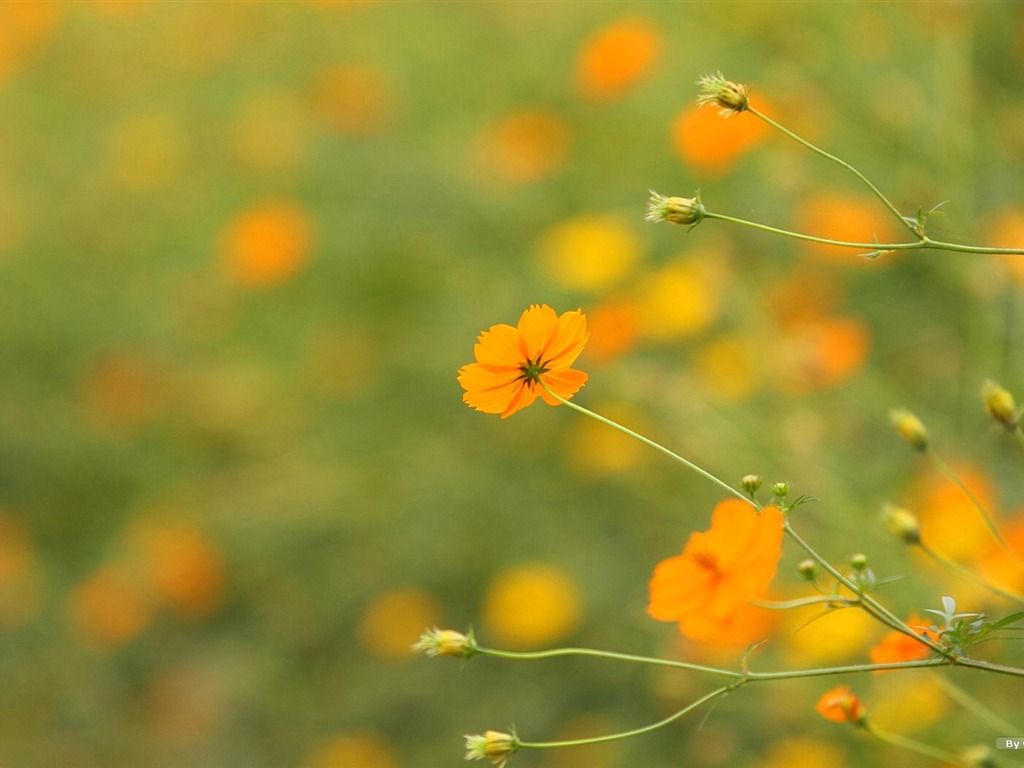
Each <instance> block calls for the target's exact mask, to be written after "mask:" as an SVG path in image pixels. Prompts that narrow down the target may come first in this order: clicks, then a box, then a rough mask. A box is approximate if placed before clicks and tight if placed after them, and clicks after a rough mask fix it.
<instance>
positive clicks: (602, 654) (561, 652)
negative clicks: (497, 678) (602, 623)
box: [476, 648, 745, 679]
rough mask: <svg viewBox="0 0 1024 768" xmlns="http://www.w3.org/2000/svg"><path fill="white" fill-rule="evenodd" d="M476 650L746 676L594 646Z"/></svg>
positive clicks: (512, 656)
mask: <svg viewBox="0 0 1024 768" xmlns="http://www.w3.org/2000/svg"><path fill="white" fill-rule="evenodd" d="M476 651H477V653H481V654H484V655H486V656H495V657H497V658H500V659H512V660H517V661H532V660H537V659H551V658H555V657H558V656H595V657H597V658H603V659H610V660H612V661H633V662H637V663H639V664H650V665H652V666H659V667H673V668H675V669H687V670H690V671H693V672H707V673H709V674H713V675H723V676H725V677H733V678H737V679H742V678H744V677H745V675H744V674H743V673H742V672H735V671H733V670H731V669H721V668H719V667H708V666H704V665H703V664H692V663H690V662H687V661H671V660H669V659H659V658H656V657H653V656H636V655H634V654H630V653H616V652H614V651H597V650H594V649H592V648H552V649H549V650H546V651H500V650H496V649H494V648H477V649H476Z"/></svg>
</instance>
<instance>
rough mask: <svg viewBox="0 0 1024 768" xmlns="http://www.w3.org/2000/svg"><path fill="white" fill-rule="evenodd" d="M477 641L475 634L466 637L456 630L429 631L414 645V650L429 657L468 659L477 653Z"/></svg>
mask: <svg viewBox="0 0 1024 768" xmlns="http://www.w3.org/2000/svg"><path fill="white" fill-rule="evenodd" d="M476 648H477V646H476V640H475V639H474V638H473V633H472V632H470V633H469V635H464V634H462V633H461V632H456V631H455V630H454V629H438V628H437V627H434V628H433V629H428V630H427V631H426V632H424V633H423V634H422V635H420V639H419V640H418V641H417V642H416V643H414V644H413V646H412V649H413V650H414V651H419V652H421V653H423V654H425V655H427V656H456V657H459V658H464V659H468V658H469V657H470V656H472V655H473V654H474V653H476Z"/></svg>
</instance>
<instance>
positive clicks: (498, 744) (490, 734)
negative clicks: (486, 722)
mask: <svg viewBox="0 0 1024 768" xmlns="http://www.w3.org/2000/svg"><path fill="white" fill-rule="evenodd" d="M518 749H519V739H517V738H516V736H515V734H512V733H502V732H501V731H486V732H484V733H482V734H467V735H466V759H467V760H484V759H487V760H490V761H491V762H492V763H494V764H495V765H497V766H503V765H505V763H506V762H508V759H509V758H510V757H512V755H514V754H515V752H516V750H518Z"/></svg>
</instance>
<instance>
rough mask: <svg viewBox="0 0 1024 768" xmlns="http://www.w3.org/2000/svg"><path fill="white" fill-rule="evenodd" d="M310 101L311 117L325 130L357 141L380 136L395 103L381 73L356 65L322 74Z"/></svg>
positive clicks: (386, 81)
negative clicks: (313, 115)
mask: <svg viewBox="0 0 1024 768" xmlns="http://www.w3.org/2000/svg"><path fill="white" fill-rule="evenodd" d="M312 99H313V109H314V113H315V114H316V116H317V117H318V118H319V120H320V121H321V122H322V123H323V124H324V125H325V126H326V127H327V128H328V130H331V131H334V132H335V133H338V134H341V135H342V136H352V137H359V138H362V137H367V136H374V135H376V134H379V133H381V132H383V131H384V130H385V129H386V128H387V127H388V125H389V123H390V122H391V121H392V117H393V113H394V112H395V102H396V97H395V93H394V87H393V85H392V83H391V81H390V79H389V78H388V77H387V76H386V75H385V74H384V72H382V71H380V70H378V69H376V68H374V67H369V66H363V65H358V64H348V65H343V66H339V67H336V68H334V69H330V70H328V71H326V72H323V73H322V74H321V75H320V78H319V80H318V82H317V83H316V84H315V86H314V92H313V94H312Z"/></svg>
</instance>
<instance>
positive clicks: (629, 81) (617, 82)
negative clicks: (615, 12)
mask: <svg viewBox="0 0 1024 768" xmlns="http://www.w3.org/2000/svg"><path fill="white" fill-rule="evenodd" d="M661 47H662V40H661V33H660V32H659V31H658V30H657V28H655V27H654V25H653V24H651V23H650V22H649V21H647V20H646V19H642V18H637V17H625V18H622V19H618V20H617V21H615V22H613V23H612V24H610V25H608V26H606V27H604V28H603V29H600V30H598V31H597V32H596V33H594V34H593V35H591V36H590V37H589V38H588V39H587V41H586V42H585V43H584V45H583V48H582V49H581V50H580V53H579V58H578V60H577V63H576V87H577V90H578V91H579V93H580V95H581V96H583V97H584V98H587V99H592V100H594V101H610V100H612V99H616V98H620V97H621V96H623V95H625V94H626V92H627V91H629V89H630V88H632V87H633V86H634V85H636V83H638V82H639V81H640V80H642V79H643V78H645V77H647V76H648V75H649V74H650V73H651V71H652V70H653V68H654V65H655V64H656V63H657V60H658V56H659V55H660V53H661Z"/></svg>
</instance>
